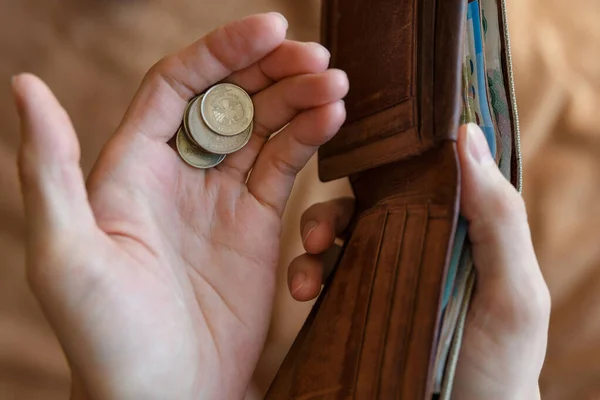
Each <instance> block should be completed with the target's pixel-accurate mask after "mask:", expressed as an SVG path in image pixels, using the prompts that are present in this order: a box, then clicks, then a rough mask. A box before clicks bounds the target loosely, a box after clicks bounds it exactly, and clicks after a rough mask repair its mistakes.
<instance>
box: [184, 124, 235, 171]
mask: <svg viewBox="0 0 600 400" xmlns="http://www.w3.org/2000/svg"><path fill="white" fill-rule="evenodd" d="M176 144H177V152H178V153H179V155H180V156H181V158H182V159H183V161H185V162H186V163H187V164H189V165H191V166H192V167H195V168H203V169H206V168H212V167H214V166H216V165H218V164H220V163H221V161H223V160H224V159H225V157H226V156H225V155H223V154H211V153H207V152H206V151H203V150H202V149H200V148H199V147H198V146H195V145H194V144H193V143H192V142H191V141H190V139H189V137H188V136H187V135H186V133H185V132H184V130H183V128H181V127H180V128H179V130H178V131H177V139H176Z"/></svg>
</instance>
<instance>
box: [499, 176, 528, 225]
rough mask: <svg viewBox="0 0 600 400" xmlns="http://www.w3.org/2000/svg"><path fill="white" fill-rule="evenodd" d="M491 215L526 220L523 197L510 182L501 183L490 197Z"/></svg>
mask: <svg viewBox="0 0 600 400" xmlns="http://www.w3.org/2000/svg"><path fill="white" fill-rule="evenodd" d="M491 202H492V204H491V207H492V212H493V215H495V216H496V217H497V218H498V219H500V220H503V221H507V220H514V221H518V222H523V221H526V220H527V210H526V207H525V201H524V200H523V197H522V196H521V195H520V194H519V193H518V192H517V191H516V190H515V189H514V188H513V187H512V186H510V184H508V183H507V184H503V185H502V186H501V187H500V188H499V189H498V190H497V192H496V195H495V196H494V197H493V198H492V199H491Z"/></svg>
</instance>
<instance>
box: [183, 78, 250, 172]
mask: <svg viewBox="0 0 600 400" xmlns="http://www.w3.org/2000/svg"><path fill="white" fill-rule="evenodd" d="M253 120H254V105H253V103H252V99H251V98H250V95H248V93H246V91H244V89H242V88H241V87H239V86H236V85H233V84H231V83H220V84H217V85H215V86H212V87H211V88H210V89H208V90H207V91H206V92H204V93H202V94H200V95H198V96H196V97H194V98H193V99H192V100H190V102H189V103H188V106H187V108H186V110H185V114H184V116H183V123H182V124H181V127H180V128H179V130H178V132H177V137H176V146H177V152H178V153H179V155H180V156H181V158H182V159H183V160H184V161H185V162H186V163H188V164H189V165H191V166H192V167H195V168H212V167H214V166H216V165H219V164H220V163H221V162H222V161H223V160H224V159H225V157H226V156H227V154H231V153H233V152H236V151H238V150H240V149H241V148H243V147H244V146H245V145H246V144H247V143H248V141H249V140H250V136H252V129H253V125H254V123H253Z"/></svg>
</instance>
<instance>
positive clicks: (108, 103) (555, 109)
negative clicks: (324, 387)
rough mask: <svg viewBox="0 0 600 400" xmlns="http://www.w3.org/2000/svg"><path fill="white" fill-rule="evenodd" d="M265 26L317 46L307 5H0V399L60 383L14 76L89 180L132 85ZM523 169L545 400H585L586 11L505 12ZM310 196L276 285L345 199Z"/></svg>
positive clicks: (599, 149) (594, 260) (281, 299)
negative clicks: (310, 223) (541, 318)
mask: <svg viewBox="0 0 600 400" xmlns="http://www.w3.org/2000/svg"><path fill="white" fill-rule="evenodd" d="M272 10H274V11H280V12H282V13H283V14H285V15H286V16H287V17H288V19H289V21H290V31H289V37H290V38H293V39H298V40H304V41H317V40H318V29H319V11H320V8H319V1H318V0H219V1H218V2H215V1H208V0H129V1H125V0H120V1H119V0H0V26H1V27H2V34H1V35H0V54H1V58H0V87H1V90H0V188H1V189H0V190H1V192H0V193H1V195H0V254H1V255H2V262H1V263H0V399H2V400H8V399H11V400H12V399H25V400H29V399H32V400H33V399H35V400H37V399H44V400H53V399H66V398H68V387H69V375H68V369H67V367H66V364H65V362H64V359H63V357H62V354H61V352H60V349H59V347H58V344H57V342H56V340H55V339H54V338H53V335H52V332H51V331H50V329H49V328H48V326H47V324H46V323H45V321H44V319H43V316H42V315H41V312H40V311H39V308H38V307H37V305H36V304H35V301H34V300H33V298H32V296H31V295H30V293H29V291H28V289H27V287H26V285H25V283H24V257H23V244H22V243H23V233H24V230H23V214H22V208H21V204H20V201H21V199H20V193H19V186H18V181H17V174H16V167H15V155H16V146H17V144H18V132H17V129H18V125H17V120H16V117H15V114H14V110H13V106H12V101H11V97H10V91H9V81H10V77H11V76H12V75H13V74H15V73H17V72H21V71H30V72H33V73H36V74H38V75H39V76H41V77H42V78H43V79H44V80H46V82H48V83H49V84H50V86H51V87H52V88H53V90H54V91H55V93H56V94H57V96H58V97H59V99H60V100H61V102H62V103H63V105H64V106H65V108H66V109H67V110H68V111H69V112H70V114H71V116H72V118H73V121H74V124H75V126H76V128H77V130H78V133H79V136H80V140H81V145H82V156H83V160H82V164H83V169H84V172H86V173H87V172H88V171H89V170H90V168H91V166H92V164H93V162H94V160H95V158H96V156H97V154H98V152H99V150H100V148H101V146H102V145H103V143H104V142H105V141H106V139H107V138H108V136H109V135H110V134H111V132H112V131H113V130H114V129H115V127H116V126H117V124H118V122H119V120H120V118H121V116H122V114H123V112H124V110H125V107H126V106H127V104H128V102H129V100H130V99H131V97H132V96H133V93H134V91H135V90H136V88H137V86H138V84H139V82H140V80H141V78H142V76H143V74H144V72H145V71H146V70H147V69H148V68H149V67H150V66H151V65H152V64H153V63H154V62H155V61H157V60H158V59H160V58H161V57H162V56H164V55H165V54H166V53H169V52H173V51H175V50H177V49H178V48H180V47H183V46H185V45H187V44H188V43H189V42H191V41H193V40H194V39H196V38H198V37H199V36H201V35H203V34H204V33H206V32H207V31H208V30H210V29H212V28H214V27H216V26H217V25H220V24H221V23H224V22H226V21H228V20H231V19H235V18H238V17H242V16H244V15H247V14H250V13H255V12H262V11H272ZM509 12H510V23H511V26H510V27H511V33H512V44H513V47H514V49H513V56H514V62H515V70H516V81H517V82H516V84H517V95H518V99H519V105H520V112H521V129H522V136H523V152H524V157H525V193H524V195H525V198H526V200H527V203H528V208H529V213H530V220H531V225H532V229H533V236H534V242H535V245H536V248H537V252H538V256H539V259H540V263H541V265H542V268H543V270H544V274H545V277H546V279H547V281H548V284H549V286H550V289H551V292H552V295H553V313H552V322H551V325H552V326H551V331H550V345H549V349H548V359H547V364H546V367H545V369H544V373H543V376H542V380H541V385H542V391H543V398H544V399H561V400H562V399H569V400H570V399H600V361H599V360H600V245H599V242H600V240H599V236H600V235H599V233H600V201H599V200H600V165H599V164H600V132H599V128H598V126H599V125H600V107H599V105H600V104H599V103H600V51H599V49H600V46H599V44H600V25H598V24H597V20H598V19H599V18H600V2H598V1H597V0H576V1H571V2H565V1H560V0H518V1H516V0H513V1H512V3H511V4H510V6H509ZM347 190H348V189H347V186H346V184H345V182H333V183H329V184H322V183H320V182H319V181H318V179H317V177H316V163H315V160H313V162H312V163H311V164H310V166H309V167H308V168H307V169H306V170H304V171H303V172H302V174H301V177H300V179H299V181H298V183H297V185H296V187H295V189H294V194H293V197H292V200H291V202H290V206H289V207H288V211H287V213H286V216H285V222H286V230H285V231H284V233H283V236H284V237H283V239H284V248H283V256H282V260H281V266H280V270H281V271H283V270H284V268H285V267H286V266H287V264H288V263H289V261H290V260H291V259H292V258H293V257H295V256H296V255H298V254H300V252H301V243H300V238H299V228H298V226H299V217H300V213H301V212H302V211H303V210H304V209H305V208H306V207H308V206H309V205H310V204H312V203H313V202H316V201H321V200H324V199H327V198H330V197H334V196H336V195H339V194H345V193H347ZM280 283H281V285H280V288H281V290H280V293H279V294H278V298H277V306H276V309H275V316H274V322H273V326H272V329H271V333H270V336H269V341H268V343H267V347H266V349H265V354H264V356H263V359H262V360H261V363H260V365H259V371H258V372H257V376H256V378H257V379H256V381H257V382H258V383H259V388H258V392H259V393H260V391H261V388H262V389H264V388H265V387H266V386H267V385H268V382H269V380H270V379H271V377H272V375H273V373H274V371H275V369H276V368H277V366H278V363H279V362H280V361H281V359H282V357H283V356H284V354H285V351H286V350H287V348H288V346H289V345H290V344H291V341H292V340H293V338H294V336H295V334H296V332H297V330H298V329H299V328H300V326H301V324H302V320H303V317H304V316H305V315H306V314H307V313H308V308H309V307H310V305H309V304H298V303H296V302H294V301H293V300H292V299H291V297H290V296H289V295H288V294H287V289H286V287H285V274H283V273H282V274H281V276H280Z"/></svg>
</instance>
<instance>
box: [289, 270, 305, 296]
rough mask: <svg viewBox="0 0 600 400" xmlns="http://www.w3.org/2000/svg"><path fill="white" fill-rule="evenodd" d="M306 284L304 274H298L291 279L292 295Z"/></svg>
mask: <svg viewBox="0 0 600 400" xmlns="http://www.w3.org/2000/svg"><path fill="white" fill-rule="evenodd" d="M305 284H306V274H305V273H304V272H298V273H297V274H296V275H294V278H292V295H295V294H296V293H298V292H299V291H300V289H302V288H303V287H304V285H305Z"/></svg>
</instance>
